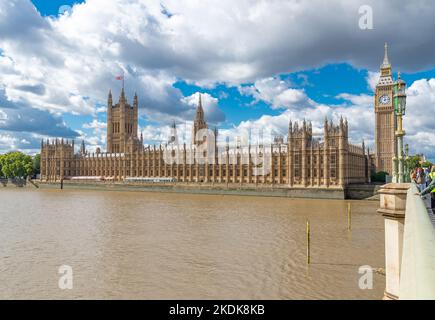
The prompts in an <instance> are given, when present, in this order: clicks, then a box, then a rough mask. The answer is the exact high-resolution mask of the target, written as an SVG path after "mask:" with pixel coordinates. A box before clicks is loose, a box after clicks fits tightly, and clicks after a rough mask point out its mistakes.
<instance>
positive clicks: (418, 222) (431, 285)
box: [399, 184, 435, 300]
mask: <svg viewBox="0 0 435 320" xmlns="http://www.w3.org/2000/svg"><path fill="white" fill-rule="evenodd" d="M416 192H417V187H416V186H415V185H414V184H413V185H412V186H411V188H410V189H409V190H408V195H407V199H406V213H405V230H404V235H403V253H402V265H401V268H400V269H401V271H400V290H399V299H401V300H402V299H405V300H409V299H412V300H414V299H418V300H420V299H431V300H433V299H435V228H434V226H433V225H432V222H431V220H430V218H429V214H428V212H427V209H426V205H425V203H424V202H423V200H422V199H421V198H420V197H419V196H418V195H415V193H416Z"/></svg>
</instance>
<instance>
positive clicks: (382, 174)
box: [371, 171, 388, 183]
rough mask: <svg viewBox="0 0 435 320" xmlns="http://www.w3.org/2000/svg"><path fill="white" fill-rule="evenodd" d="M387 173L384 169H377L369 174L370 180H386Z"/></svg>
mask: <svg viewBox="0 0 435 320" xmlns="http://www.w3.org/2000/svg"><path fill="white" fill-rule="evenodd" d="M387 175H388V173H387V172H385V171H379V172H376V173H372V175H371V181H372V182H383V183H385V182H386V177H387Z"/></svg>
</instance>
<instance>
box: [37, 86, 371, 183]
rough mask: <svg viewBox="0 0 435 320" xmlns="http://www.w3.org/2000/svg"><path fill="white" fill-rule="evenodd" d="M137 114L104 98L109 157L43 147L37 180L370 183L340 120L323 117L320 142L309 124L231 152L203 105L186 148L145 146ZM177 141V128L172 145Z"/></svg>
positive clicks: (362, 153) (69, 145) (66, 145)
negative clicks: (268, 141)
mask: <svg viewBox="0 0 435 320" xmlns="http://www.w3.org/2000/svg"><path fill="white" fill-rule="evenodd" d="M137 109H138V105H137V96H136V95H135V98H134V103H133V106H130V105H129V104H128V103H127V101H126V98H125V94H124V90H122V92H121V96H120V99H119V103H118V104H116V105H113V104H112V95H111V93H110V94H109V99H108V111H107V112H108V116H107V119H108V122H109V123H108V126H107V130H108V132H107V149H108V151H107V152H101V151H100V150H99V149H97V152H95V153H89V152H88V151H87V150H86V148H85V144H84V142H82V144H81V147H80V151H79V152H78V153H76V152H75V147H74V141H68V140H66V141H65V140H63V139H62V140H59V139H56V140H54V141H42V142H41V179H42V180H43V181H49V182H56V181H61V180H63V179H73V180H74V179H76V180H80V179H82V180H86V179H101V180H106V181H128V180H129V179H135V180H134V181H140V179H141V178H156V179H169V180H165V181H171V182H177V183H178V182H185V183H213V184H214V183H216V184H219V183H222V184H230V183H231V184H237V185H244V184H245V185H250V184H256V185H257V184H263V185H276V186H281V187H288V188H309V187H311V188H344V187H345V186H346V185H348V184H352V183H365V182H367V181H368V176H369V173H370V168H369V166H370V156H369V154H368V152H366V150H365V147H364V143H363V144H362V145H361V146H356V145H352V144H350V143H349V142H348V123H347V120H344V119H341V120H340V122H339V123H338V124H333V123H332V122H330V121H328V120H326V119H325V123H324V130H323V138H322V139H319V138H314V137H313V130H312V125H311V123H309V122H306V121H304V122H303V123H297V122H296V123H293V122H291V121H290V123H289V128H288V136H287V141H285V140H284V139H283V138H280V139H275V141H274V142H273V143H271V144H270V145H268V146H266V145H247V146H240V145H237V146H235V147H230V146H229V143H228V141H227V143H226V144H225V145H223V146H219V145H218V143H217V136H218V131H217V129H215V130H214V132H211V131H210V130H208V129H207V128H208V125H207V123H206V121H205V119H204V111H203V108H202V102H201V100H200V101H199V104H198V107H197V112H196V118H195V121H194V125H193V138H192V140H193V142H192V144H191V145H188V144H186V143H183V144H181V145H180V144H178V143H169V144H166V145H153V146H145V145H144V143H143V138H142V136H141V137H140V139H139V138H138V137H137V120H138V119H137V116H138V115H137ZM203 132H211V136H212V138H214V139H211V141H213V142H214V143H212V144H208V143H204V142H207V140H206V137H205V136H206V135H204V134H203ZM209 139H210V137H209ZM176 140H177V139H176V126H175V123H174V125H173V126H172V137H171V138H170V139H169V141H170V142H175V141H176ZM208 141H210V140H208ZM210 145H211V148H210ZM259 159H260V161H259ZM144 181H147V180H146V179H144Z"/></svg>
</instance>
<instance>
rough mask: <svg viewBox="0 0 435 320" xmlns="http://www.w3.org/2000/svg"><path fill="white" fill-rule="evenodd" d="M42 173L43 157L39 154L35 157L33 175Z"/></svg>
mask: <svg viewBox="0 0 435 320" xmlns="http://www.w3.org/2000/svg"><path fill="white" fill-rule="evenodd" d="M40 173H41V155H40V154H39V153H38V154H36V155H35V156H34V157H33V174H40Z"/></svg>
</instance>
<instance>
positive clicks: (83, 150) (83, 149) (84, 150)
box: [80, 140, 86, 155]
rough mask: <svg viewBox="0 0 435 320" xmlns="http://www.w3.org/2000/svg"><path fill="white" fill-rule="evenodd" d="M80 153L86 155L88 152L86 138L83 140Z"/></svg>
mask: <svg viewBox="0 0 435 320" xmlns="http://www.w3.org/2000/svg"><path fill="white" fill-rule="evenodd" d="M80 154H81V155H85V154H86V147H85V140H82V145H81V147H80Z"/></svg>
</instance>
